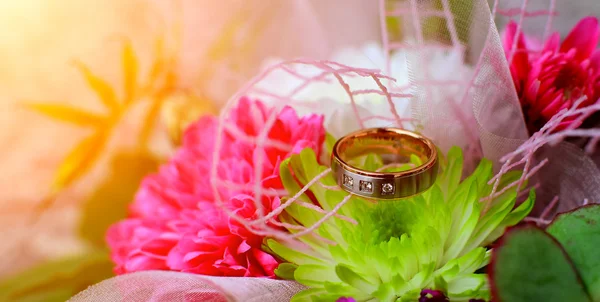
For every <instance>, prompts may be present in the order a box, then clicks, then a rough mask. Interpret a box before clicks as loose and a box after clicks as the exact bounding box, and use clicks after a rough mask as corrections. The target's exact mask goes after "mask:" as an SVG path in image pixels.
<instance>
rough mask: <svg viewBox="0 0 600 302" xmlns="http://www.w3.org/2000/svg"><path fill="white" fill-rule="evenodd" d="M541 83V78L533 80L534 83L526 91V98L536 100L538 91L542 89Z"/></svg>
mask: <svg viewBox="0 0 600 302" xmlns="http://www.w3.org/2000/svg"><path fill="white" fill-rule="evenodd" d="M540 83H541V82H540V81H539V80H535V81H533V83H532V84H531V85H530V86H529V89H527V91H526V92H525V98H526V99H528V100H535V99H536V98H537V95H538V91H539V90H540Z"/></svg>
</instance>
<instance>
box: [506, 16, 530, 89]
mask: <svg viewBox="0 0 600 302" xmlns="http://www.w3.org/2000/svg"><path fill="white" fill-rule="evenodd" d="M517 27H518V25H517V23H515V22H514V21H511V22H510V23H508V25H507V26H506V31H505V32H504V38H503V40H502V41H503V45H504V53H505V54H506V58H507V59H508V58H510V54H511V51H512V47H513V44H514V41H515V40H514V39H515V35H516V34H517ZM518 33H519V38H518V41H517V48H516V49H515V54H513V60H512V62H510V63H511V64H510V65H511V68H514V70H515V71H514V72H515V74H516V76H517V78H516V79H515V81H523V80H525V79H526V78H527V73H528V72H529V55H528V54H527V52H526V50H527V47H526V46H525V39H524V38H523V35H524V33H523V32H522V31H519V32H518ZM519 50H525V51H519Z"/></svg>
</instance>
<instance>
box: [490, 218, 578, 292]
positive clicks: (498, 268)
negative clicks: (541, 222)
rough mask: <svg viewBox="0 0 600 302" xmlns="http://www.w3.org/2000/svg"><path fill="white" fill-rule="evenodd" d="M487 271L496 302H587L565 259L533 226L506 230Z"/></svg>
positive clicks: (559, 250)
mask: <svg viewBox="0 0 600 302" xmlns="http://www.w3.org/2000/svg"><path fill="white" fill-rule="evenodd" d="M490 271H491V279H492V287H493V290H492V292H493V295H494V300H497V301H510V302H521V301H522V302H531V301H544V302H554V301H556V302H564V301H569V302H589V301H590V299H589V297H588V295H587V293H586V292H585V288H584V286H583V284H582V283H581V279H580V277H579V275H578V274H577V272H576V270H575V268H574V267H573V264H572V263H571V260H570V259H569V256H568V255H567V254H566V253H565V251H564V250H563V249H562V247H561V246H560V244H559V243H558V242H557V241H556V240H555V239H554V238H552V237H551V236H550V235H549V234H547V233H546V232H544V231H543V230H542V229H540V228H538V227H535V226H531V225H527V226H525V227H520V228H513V229H511V230H509V231H508V232H507V233H506V234H505V235H504V237H502V239H501V243H500V245H499V246H498V247H497V248H496V249H495V250H494V252H493V256H492V263H491V269H490Z"/></svg>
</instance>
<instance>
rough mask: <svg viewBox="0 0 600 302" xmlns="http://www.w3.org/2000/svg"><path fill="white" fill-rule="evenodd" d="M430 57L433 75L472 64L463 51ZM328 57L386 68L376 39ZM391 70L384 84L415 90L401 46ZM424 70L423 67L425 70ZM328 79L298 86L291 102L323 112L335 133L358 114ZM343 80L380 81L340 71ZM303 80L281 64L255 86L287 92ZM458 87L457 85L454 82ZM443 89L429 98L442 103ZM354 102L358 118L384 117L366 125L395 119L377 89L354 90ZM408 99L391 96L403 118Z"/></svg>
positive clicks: (306, 69) (303, 68)
mask: <svg viewBox="0 0 600 302" xmlns="http://www.w3.org/2000/svg"><path fill="white" fill-rule="evenodd" d="M428 59H429V60H430V64H429V65H428V66H429V68H428V69H427V71H428V73H429V74H430V75H431V77H432V78H433V79H434V80H437V81H443V80H453V81H454V80H456V79H457V77H463V76H465V75H469V74H470V69H469V68H468V67H466V66H465V65H464V63H463V59H462V54H460V53H459V52H456V51H450V52H448V51H441V50H440V51H435V52H434V53H432V56H431V57H430V58H428ZM329 60H330V61H334V62H338V63H341V64H344V65H348V66H351V67H360V68H369V69H379V70H385V67H386V66H385V56H384V52H383V49H382V48H381V46H379V45H378V44H377V43H373V42H371V43H367V44H365V45H364V46H363V47H361V48H343V49H341V50H339V51H338V52H336V53H334V55H333V56H332V57H331V58H330V59H329ZM282 61H283V60H282V59H278V58H271V59H267V60H265V61H264V62H263V64H262V65H263V70H264V69H266V68H268V67H269V66H272V65H274V64H277V63H280V62H282ZM390 69H391V76H392V77H393V78H394V79H396V82H395V83H391V82H384V83H383V84H384V85H387V86H388V89H390V90H392V91H394V89H396V90H398V89H400V88H404V91H401V92H402V93H413V92H415V91H417V89H415V88H418V87H417V86H414V85H413V86H412V87H409V83H410V82H409V71H408V65H407V55H406V52H404V51H396V52H394V53H393V54H392V55H391V56H390ZM294 71H295V72H297V73H299V74H301V75H303V76H305V77H309V76H314V75H316V74H319V73H320V72H322V70H320V69H318V68H317V67H314V66H309V65H300V64H296V65H294ZM423 71H425V70H423ZM330 79H331V81H329V82H328V83H326V82H318V83H311V84H310V85H308V86H307V87H305V88H304V89H302V90H301V91H299V92H298V93H297V94H296V95H295V96H294V97H293V99H294V100H295V101H294V103H292V104H290V105H291V106H292V107H294V108H295V109H296V110H297V111H298V113H299V114H307V113H319V114H324V115H325V127H326V129H327V131H328V132H330V133H332V134H333V135H334V136H336V137H339V136H341V135H344V134H347V133H348V132H351V131H353V130H357V129H359V128H360V126H359V122H358V119H357V117H356V114H355V112H354V110H353V109H352V106H350V99H349V97H348V94H347V92H346V91H345V90H344V88H343V87H342V86H341V85H340V84H339V83H338V82H337V81H336V80H335V78H334V77H330ZM344 81H345V82H346V83H347V84H348V85H349V86H350V88H351V89H352V90H363V89H375V90H379V87H378V86H377V84H376V83H375V81H374V80H373V79H372V78H370V77H359V76H356V77H344ZM303 82H304V81H303V80H301V79H299V78H298V77H295V76H293V75H291V74H290V73H288V72H286V71H284V70H282V69H275V70H273V71H272V72H271V73H270V74H269V75H268V76H267V77H266V78H265V79H263V80H262V81H260V82H259V83H257V85H256V87H257V88H258V89H259V90H263V91H269V92H270V93H273V94H277V95H281V96H286V95H288V94H289V93H290V92H292V91H293V90H294V89H295V88H297V87H298V86H300V85H301V84H302V83H303ZM449 89H452V91H451V92H452V93H457V92H458V91H455V90H457V88H456V87H449ZM458 89H460V88H458ZM446 92H448V91H446V89H445V88H444V89H443V90H442V91H440V90H439V89H437V88H436V90H435V91H434V93H433V96H434V98H436V100H432V104H439V103H443V102H444V101H445V100H446V98H447V96H448V95H449V94H448V93H446ZM256 97H260V98H261V99H262V100H263V101H266V102H269V101H270V100H269V99H268V98H265V97H264V96H263V95H261V94H257V95H256ZM354 100H355V102H356V104H357V105H358V112H359V115H360V117H361V118H362V119H365V118H367V117H372V116H378V117H383V118H373V119H369V120H368V121H366V122H365V123H364V125H365V127H382V126H391V125H394V124H395V123H394V121H393V118H394V116H393V114H392V110H390V109H391V108H390V106H389V103H388V101H387V99H386V98H385V97H384V96H381V95H377V94H364V95H362V94H361V95H356V96H355V98H354ZM411 101H415V100H414V99H413V100H411V99H408V98H393V103H394V107H395V110H396V112H397V113H398V115H399V116H400V118H401V119H405V120H406V119H409V118H411V106H410V105H411ZM402 126H403V127H405V128H408V129H411V128H413V127H412V125H409V124H408V123H403V125H402Z"/></svg>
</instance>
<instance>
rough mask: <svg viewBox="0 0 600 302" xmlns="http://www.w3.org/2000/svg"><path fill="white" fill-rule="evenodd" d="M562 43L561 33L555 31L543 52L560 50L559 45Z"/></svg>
mask: <svg viewBox="0 0 600 302" xmlns="http://www.w3.org/2000/svg"><path fill="white" fill-rule="evenodd" d="M559 44H560V34H559V33H553V34H552V35H551V36H550V37H549V38H548V40H546V44H545V45H544V49H543V50H542V52H548V51H550V52H556V51H557V50H558V45H559Z"/></svg>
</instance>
